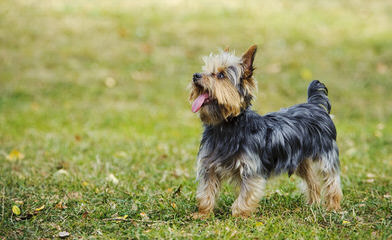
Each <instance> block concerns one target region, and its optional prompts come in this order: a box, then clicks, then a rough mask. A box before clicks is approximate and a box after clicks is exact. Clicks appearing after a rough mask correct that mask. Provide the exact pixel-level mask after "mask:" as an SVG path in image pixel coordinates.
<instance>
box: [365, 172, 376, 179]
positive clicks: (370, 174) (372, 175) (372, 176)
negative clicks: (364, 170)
mask: <svg viewBox="0 0 392 240" xmlns="http://www.w3.org/2000/svg"><path fill="white" fill-rule="evenodd" d="M366 176H367V177H368V178H374V177H375V175H374V174H373V173H368V174H366Z"/></svg>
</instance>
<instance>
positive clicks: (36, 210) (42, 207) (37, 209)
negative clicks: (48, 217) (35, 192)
mask: <svg viewBox="0 0 392 240" xmlns="http://www.w3.org/2000/svg"><path fill="white" fill-rule="evenodd" d="M44 208H45V205H42V206H41V207H39V208H36V209H35V210H34V211H35V212H39V211H41V210H42V209H44Z"/></svg>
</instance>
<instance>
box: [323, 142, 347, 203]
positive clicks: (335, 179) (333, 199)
mask: <svg viewBox="0 0 392 240" xmlns="http://www.w3.org/2000/svg"><path fill="white" fill-rule="evenodd" d="M320 173H321V177H322V179H323V193H324V196H325V204H326V206H327V209H328V210H339V209H340V201H341V200H342V198H343V193H342V189H341V186H340V164H339V153H338V148H337V146H336V142H334V148H333V149H332V150H330V151H329V152H328V153H327V154H324V155H322V156H321V158H320Z"/></svg>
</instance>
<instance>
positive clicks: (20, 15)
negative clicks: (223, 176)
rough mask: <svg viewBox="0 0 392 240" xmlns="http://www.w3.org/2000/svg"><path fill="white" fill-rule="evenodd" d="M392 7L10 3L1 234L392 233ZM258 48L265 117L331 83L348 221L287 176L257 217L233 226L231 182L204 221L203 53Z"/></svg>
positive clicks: (1, 133)
mask: <svg viewBox="0 0 392 240" xmlns="http://www.w3.org/2000/svg"><path fill="white" fill-rule="evenodd" d="M391 12H392V2H391V1H387V0H385V1H365V0H356V1H354V0H352V1H351V0H350V1H339V0H331V1H313V0H305V1H288V0H287V1H265V2H259V1H256V0H251V1H246V2H242V1H231V0H228V1H213V2H209V1H206V0H202V1H181V0H170V1H165V2H164V1H158V0H156V1H152V0H149V1H125V0H124V1H123V0H115V1H109V0H102V1H87V0H82V1H69V0H56V1H49V0H43V1H33V0H1V1H0V216H1V218H0V239H23V238H32V239H40V238H48V239H50V238H53V237H58V236H59V233H60V232H63V231H65V232H68V233H69V234H70V237H69V238H71V239H73V238H82V239H87V238H92V239H95V238H100V239H101V238H102V239H119V238H121V239H124V238H140V239H150V238H184V239H190V238H195V239H215V238H232V239H251V238H260V239H269V238H275V239H285V238H287V239H301V238H302V239H315V238H319V239H353V238H354V239H391V238H392V196H391V195H392V174H391V173H392V31H391V29H392V14H391ZM254 43H256V44H258V45H259V51H258V55H257V56H256V60H255V64H256V66H257V70H256V79H257V80H258V95H257V99H256V100H255V102H254V109H256V110H257V111H258V112H259V113H262V114H264V113H267V112H271V111H276V110H278V109H280V108H282V107H287V106H290V105H293V104H295V103H300V102H304V101H305V100H306V89H307V86H308V84H309V82H310V81H311V80H312V79H320V80H322V81H323V82H325V83H326V85H327V86H328V88H329V93H330V100H331V102H332V114H333V115H334V121H335V124H336V126H337V131H338V145H339V148H340V156H341V158H340V159H341V165H342V185H343V193H344V200H343V203H342V208H343V209H342V211H341V212H338V213H334V212H327V211H325V209H324V208H322V207H318V206H312V207H311V206H308V205H306V204H305V201H304V197H303V195H302V194H301V192H300V190H298V188H297V185H298V183H299V182H300V181H299V179H298V178H297V177H295V176H293V177H291V178H288V177H287V175H284V176H280V177H277V178H275V179H273V180H272V181H270V182H269V184H268V186H267V190H266V194H265V197H264V198H263V199H262V200H261V202H260V207H259V209H258V212H257V213H256V214H255V216H254V217H252V218H249V219H237V218H233V217H231V215H230V214H231V212H230V206H231V203H232V202H233V201H234V198H235V194H234V189H233V188H232V187H231V186H230V185H225V186H224V188H223V191H222V194H221V196H220V199H219V202H218V205H217V208H216V210H215V215H214V217H212V218H211V219H208V220H193V219H192V218H191V215H192V213H193V212H195V211H196V204H195V190H196V185H197V183H196V182H195V165H196V154H197V150H198V144H199V140H200V136H201V131H202V126H201V123H200V121H199V119H198V117H197V115H195V114H193V113H192V112H191V110H190V103H189V102H188V100H187V98H188V91H187V85H188V84H189V82H190V81H191V76H192V74H193V73H194V72H197V71H200V69H201V64H202V61H201V57H202V56H203V55H206V54H209V53H210V52H211V51H217V50H218V49H219V48H224V47H226V46H230V47H231V49H235V50H236V52H237V53H238V54H240V53H241V52H243V51H245V50H246V49H247V47H249V46H250V45H252V44H254ZM15 206H16V207H15ZM13 207H14V213H13V211H12V208H13ZM18 210H20V214H19V215H18V214H17V213H18ZM115 219H117V220H115Z"/></svg>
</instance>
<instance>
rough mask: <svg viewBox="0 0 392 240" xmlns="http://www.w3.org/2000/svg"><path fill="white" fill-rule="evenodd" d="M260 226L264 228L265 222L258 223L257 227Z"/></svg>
mask: <svg viewBox="0 0 392 240" xmlns="http://www.w3.org/2000/svg"><path fill="white" fill-rule="evenodd" d="M260 226H264V223H263V222H257V223H256V227H260Z"/></svg>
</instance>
